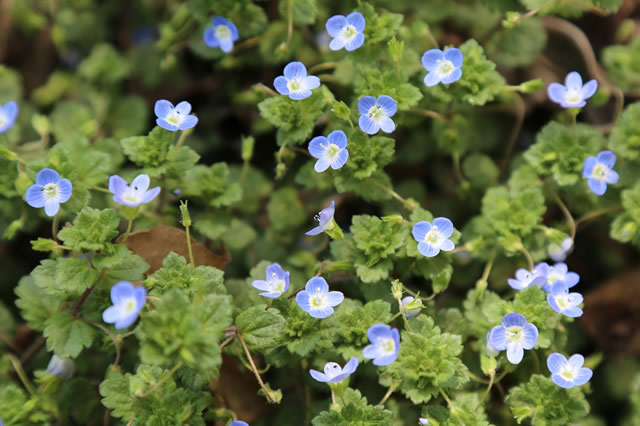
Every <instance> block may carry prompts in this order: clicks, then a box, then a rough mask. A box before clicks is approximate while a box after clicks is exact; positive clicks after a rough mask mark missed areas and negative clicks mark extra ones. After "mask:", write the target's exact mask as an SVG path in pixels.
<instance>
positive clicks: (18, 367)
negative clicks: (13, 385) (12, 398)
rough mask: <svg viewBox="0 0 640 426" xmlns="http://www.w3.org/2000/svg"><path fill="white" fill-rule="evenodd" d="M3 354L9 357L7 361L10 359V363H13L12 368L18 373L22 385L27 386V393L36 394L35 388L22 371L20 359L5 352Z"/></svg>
mask: <svg viewBox="0 0 640 426" xmlns="http://www.w3.org/2000/svg"><path fill="white" fill-rule="evenodd" d="M5 356H6V357H7V358H9V361H11V365H13V369H14V370H16V373H17V374H18V377H19V378H20V381H21V382H22V384H23V385H24V387H25V388H27V390H28V391H29V394H31V396H37V394H36V390H35V389H34V388H33V385H32V384H31V382H30V381H29V379H28V378H27V375H26V373H25V372H24V369H23V368H22V364H20V360H18V358H16V357H15V355H11V354H7V355H5Z"/></svg>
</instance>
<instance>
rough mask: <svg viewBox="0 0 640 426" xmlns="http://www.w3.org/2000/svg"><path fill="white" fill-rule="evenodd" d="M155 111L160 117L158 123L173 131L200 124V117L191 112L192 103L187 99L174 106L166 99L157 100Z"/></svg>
mask: <svg viewBox="0 0 640 426" xmlns="http://www.w3.org/2000/svg"><path fill="white" fill-rule="evenodd" d="M153 112H155V114H156V117H158V118H157V119H156V124H157V125H158V126H160V127H162V128H163V129H166V130H169V131H171V132H175V131H177V130H187V129H191V128H192V127H195V125H196V124H198V117H196V116H195V115H191V114H189V113H190V112H191V104H190V103H189V102H187V101H182V102H180V103H179V104H178V105H176V106H175V107H174V106H173V104H172V103H171V102H169V101H167V100H166V99H160V100H159V101H156V105H155V107H154V108H153Z"/></svg>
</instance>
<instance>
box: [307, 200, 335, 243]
mask: <svg viewBox="0 0 640 426" xmlns="http://www.w3.org/2000/svg"><path fill="white" fill-rule="evenodd" d="M335 205H336V203H335V201H331V205H330V206H329V207H327V208H326V209H322V210H321V211H320V213H319V214H317V215H316V216H315V217H314V219H315V220H317V221H318V226H316V227H315V228H313V229H312V230H311V231H308V232H305V235H318V234H319V233H321V232H323V231H324V230H325V229H327V228H328V227H329V225H330V224H332V223H333V214H334V213H335V211H336V207H335Z"/></svg>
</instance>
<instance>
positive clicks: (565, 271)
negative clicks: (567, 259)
mask: <svg viewBox="0 0 640 426" xmlns="http://www.w3.org/2000/svg"><path fill="white" fill-rule="evenodd" d="M533 273H534V274H535V275H541V276H543V277H545V278H546V280H547V281H546V283H545V284H544V285H543V286H542V289H543V290H544V291H546V292H547V293H548V292H550V291H551V286H552V285H553V284H554V283H555V282H557V281H561V282H563V283H565V284H566V285H567V288H571V287H573V286H575V285H576V284H578V282H579V281H580V275H578V274H576V273H575V272H569V268H568V267H567V264H566V263H556V264H554V265H553V266H550V265H549V264H547V263H546V262H541V263H538V264H537V265H536V266H535V267H534V268H533Z"/></svg>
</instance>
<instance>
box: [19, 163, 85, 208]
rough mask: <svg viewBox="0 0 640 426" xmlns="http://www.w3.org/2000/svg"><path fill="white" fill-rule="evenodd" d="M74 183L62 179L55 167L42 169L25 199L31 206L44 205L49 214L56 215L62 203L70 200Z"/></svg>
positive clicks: (38, 206)
mask: <svg viewBox="0 0 640 426" xmlns="http://www.w3.org/2000/svg"><path fill="white" fill-rule="evenodd" d="M72 192H73V185H71V182H70V181H69V179H61V178H60V175H59V174H58V172H56V171H55V170H53V169H42V170H40V171H39V172H38V174H37V175H36V183H35V185H31V186H30V187H29V188H28V189H27V192H26V194H25V200H26V201H27V204H29V205H30V206H31V207H35V208H40V207H44V212H45V214H46V215H47V216H50V217H51V216H55V215H56V214H57V213H58V210H60V204H62V203H65V202H67V201H69V198H71V193H72Z"/></svg>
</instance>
